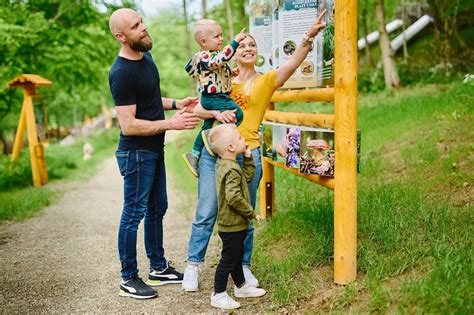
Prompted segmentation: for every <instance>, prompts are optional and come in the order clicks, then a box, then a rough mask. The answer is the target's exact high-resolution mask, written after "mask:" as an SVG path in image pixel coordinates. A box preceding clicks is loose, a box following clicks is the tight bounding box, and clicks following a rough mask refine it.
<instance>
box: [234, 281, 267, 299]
mask: <svg viewBox="0 0 474 315" xmlns="http://www.w3.org/2000/svg"><path fill="white" fill-rule="evenodd" d="M265 293H267V291H265V290H264V289H261V288H256V287H254V286H251V285H250V284H248V283H247V282H245V283H244V285H243V286H242V287H240V288H237V287H236V286H234V295H235V297H238V298H247V297H259V296H264V295H265Z"/></svg>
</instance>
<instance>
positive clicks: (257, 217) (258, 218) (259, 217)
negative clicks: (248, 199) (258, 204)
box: [255, 214, 262, 222]
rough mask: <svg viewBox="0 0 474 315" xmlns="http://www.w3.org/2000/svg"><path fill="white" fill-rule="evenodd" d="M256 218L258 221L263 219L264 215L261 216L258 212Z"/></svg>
mask: <svg viewBox="0 0 474 315" xmlns="http://www.w3.org/2000/svg"><path fill="white" fill-rule="evenodd" d="M255 220H257V222H260V221H262V217H261V216H260V214H257V216H256V217H255Z"/></svg>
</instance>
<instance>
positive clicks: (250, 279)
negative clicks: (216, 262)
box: [242, 266, 258, 288]
mask: <svg viewBox="0 0 474 315" xmlns="http://www.w3.org/2000/svg"><path fill="white" fill-rule="evenodd" d="M242 269H243V270H244V277H245V282H247V283H248V284H249V285H250V286H252V287H256V288H258V280H257V278H255V277H254V275H253V274H252V271H250V269H249V267H248V266H242Z"/></svg>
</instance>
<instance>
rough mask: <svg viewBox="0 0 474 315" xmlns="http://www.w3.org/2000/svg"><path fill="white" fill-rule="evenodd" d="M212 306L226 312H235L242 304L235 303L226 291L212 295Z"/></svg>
mask: <svg viewBox="0 0 474 315" xmlns="http://www.w3.org/2000/svg"><path fill="white" fill-rule="evenodd" d="M211 306H214V307H217V308H222V309H224V310H233V309H236V308H239V307H240V303H239V302H237V301H234V300H233V299H232V298H231V297H230V296H229V294H227V292H226V291H224V292H222V293H217V294H216V293H214V292H212V294H211Z"/></svg>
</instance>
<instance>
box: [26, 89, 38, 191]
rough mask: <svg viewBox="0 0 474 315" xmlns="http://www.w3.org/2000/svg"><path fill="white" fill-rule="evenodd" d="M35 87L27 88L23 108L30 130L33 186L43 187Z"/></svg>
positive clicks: (29, 141) (29, 144) (29, 140)
mask: <svg viewBox="0 0 474 315" xmlns="http://www.w3.org/2000/svg"><path fill="white" fill-rule="evenodd" d="M34 90H35V89H34V87H29V86H25V90H24V94H23V95H24V100H23V107H25V113H26V126H27V129H28V146H29V149H30V160H31V172H32V173H33V184H34V185H35V187H39V186H41V173H40V165H39V163H38V158H37V154H36V152H37V149H36V147H37V146H38V134H37V132H36V127H35V126H36V121H35V111H34V108H33V98H32V95H34V94H35V91H34Z"/></svg>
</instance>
